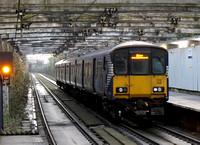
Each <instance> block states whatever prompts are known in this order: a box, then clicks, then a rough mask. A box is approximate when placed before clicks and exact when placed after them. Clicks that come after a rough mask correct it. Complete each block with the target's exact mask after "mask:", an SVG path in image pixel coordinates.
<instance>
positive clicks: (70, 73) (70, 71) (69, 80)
mask: <svg viewBox="0 0 200 145" xmlns="http://www.w3.org/2000/svg"><path fill="white" fill-rule="evenodd" d="M71 74H72V72H71V63H69V84H71Z"/></svg>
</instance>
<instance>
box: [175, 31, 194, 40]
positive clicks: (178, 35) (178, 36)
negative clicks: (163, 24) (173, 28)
mask: <svg viewBox="0 0 200 145" xmlns="http://www.w3.org/2000/svg"><path fill="white" fill-rule="evenodd" d="M193 36H195V34H194V33H182V32H181V30H180V29H178V31H177V38H178V39H181V38H185V37H193Z"/></svg>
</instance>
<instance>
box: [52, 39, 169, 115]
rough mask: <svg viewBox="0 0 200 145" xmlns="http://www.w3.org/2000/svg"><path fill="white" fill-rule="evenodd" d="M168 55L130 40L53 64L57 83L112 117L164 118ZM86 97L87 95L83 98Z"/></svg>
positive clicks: (147, 45)
mask: <svg viewBox="0 0 200 145" xmlns="http://www.w3.org/2000/svg"><path fill="white" fill-rule="evenodd" d="M167 71H168V52H167V50H166V49H164V48H162V47H159V46H156V45H153V44H150V43H146V42H141V41H129V42H125V43H122V44H119V45H117V46H115V47H111V48H107V49H102V50H99V51H96V52H93V53H91V54H87V55H84V56H81V57H76V58H71V59H67V60H61V61H59V62H57V63H56V69H55V75H56V82H57V84H58V85H59V86H60V87H63V88H64V89H66V90H68V91H73V92H79V94H82V96H81V97H86V96H87V95H89V94H94V95H90V96H92V97H95V98H96V99H98V100H100V102H101V105H102V108H103V110H104V111H108V112H109V113H110V114H111V115H112V116H113V117H116V116H121V115H123V114H126V113H130V112H131V113H132V114H134V115H164V106H165V103H166V101H167V100H168V77H167V75H168V72H167ZM83 94H87V95H83Z"/></svg>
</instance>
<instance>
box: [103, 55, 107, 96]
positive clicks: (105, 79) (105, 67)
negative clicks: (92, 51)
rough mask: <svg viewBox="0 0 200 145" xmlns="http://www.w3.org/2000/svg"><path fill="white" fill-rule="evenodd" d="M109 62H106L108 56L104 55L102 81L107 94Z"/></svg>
mask: <svg viewBox="0 0 200 145" xmlns="http://www.w3.org/2000/svg"><path fill="white" fill-rule="evenodd" d="M106 72H107V63H106V57H105V56H104V57H103V82H102V85H103V87H102V89H103V90H102V92H103V93H104V94H105V93H106V92H105V91H106V84H107V73H106Z"/></svg>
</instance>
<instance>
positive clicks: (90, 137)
mask: <svg viewBox="0 0 200 145" xmlns="http://www.w3.org/2000/svg"><path fill="white" fill-rule="evenodd" d="M33 78H34V79H36V80H38V81H39V83H41V84H42V85H43V86H44V87H45V89H46V90H47V91H48V93H49V94H50V95H51V97H53V99H54V101H55V102H56V104H57V105H59V107H60V108H61V109H62V111H63V112H64V113H65V114H66V115H67V117H68V118H69V119H70V120H71V122H73V124H74V125H75V126H76V128H78V130H79V131H80V132H81V133H82V134H83V135H84V136H85V137H86V138H87V140H88V141H89V142H90V143H91V144H94V145H95V144H97V145H99V144H102V142H101V141H100V140H99V139H98V138H97V137H95V136H94V135H93V134H92V133H91V132H90V131H89V130H88V129H87V128H86V127H85V126H84V125H83V124H81V123H80V121H78V119H77V118H75V117H74V116H73V115H72V113H71V112H70V111H68V110H67V109H66V107H65V106H64V105H63V104H62V102H61V101H60V100H59V99H57V97H56V96H55V95H54V94H53V93H52V92H51V91H50V90H49V89H48V88H47V87H46V86H45V85H44V83H42V81H41V80H40V79H39V78H38V77H36V76H35V75H33ZM33 82H34V83H33V84H34V88H35V93H36V98H37V101H38V105H39V108H40V111H41V116H42V120H43V123H44V126H45V130H46V133H47V136H48V139H49V143H50V144H52V145H56V144H58V143H57V142H56V139H55V137H54V136H55V134H53V133H52V131H51V129H50V127H49V123H48V120H47V119H46V116H45V112H44V109H43V104H42V103H41V99H40V98H41V95H40V94H39V93H38V90H37V87H36V84H35V81H33ZM44 99H45V101H46V102H48V99H47V97H46V96H44Z"/></svg>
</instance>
